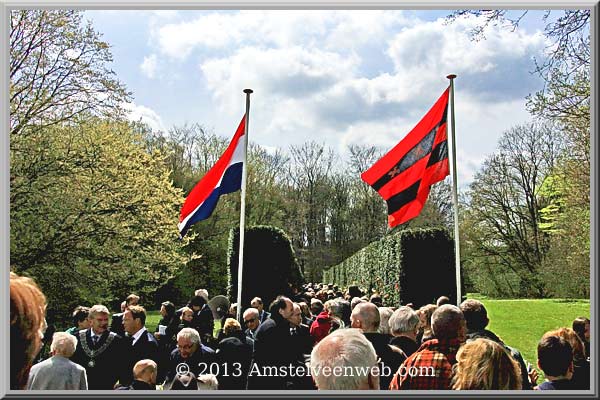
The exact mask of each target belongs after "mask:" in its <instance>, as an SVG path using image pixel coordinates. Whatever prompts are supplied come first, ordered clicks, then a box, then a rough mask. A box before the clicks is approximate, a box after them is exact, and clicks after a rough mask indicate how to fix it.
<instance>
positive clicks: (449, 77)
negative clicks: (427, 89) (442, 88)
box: [446, 74, 456, 79]
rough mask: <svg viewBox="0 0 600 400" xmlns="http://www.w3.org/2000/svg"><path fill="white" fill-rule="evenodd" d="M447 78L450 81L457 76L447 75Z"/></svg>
mask: <svg viewBox="0 0 600 400" xmlns="http://www.w3.org/2000/svg"><path fill="white" fill-rule="evenodd" d="M446 78H448V79H454V78H456V74H450V75H446Z"/></svg>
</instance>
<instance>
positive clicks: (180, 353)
mask: <svg viewBox="0 0 600 400" xmlns="http://www.w3.org/2000/svg"><path fill="white" fill-rule="evenodd" d="M214 361H215V351H214V350H213V349H211V348H210V347H208V346H205V345H203V344H202V342H201V341H200V334H199V333H198V331H197V330H195V329H194V328H183V329H182V330H181V331H179V333H178V334H177V348H176V349H175V350H173V351H172V352H171V360H170V365H169V371H168V372H167V376H166V382H167V383H169V382H171V381H172V380H173V379H174V378H175V376H176V375H178V374H179V375H183V374H185V373H187V372H192V373H193V374H194V375H195V376H198V375H201V374H202V373H206V370H208V369H210V365H211V363H213V362H214Z"/></svg>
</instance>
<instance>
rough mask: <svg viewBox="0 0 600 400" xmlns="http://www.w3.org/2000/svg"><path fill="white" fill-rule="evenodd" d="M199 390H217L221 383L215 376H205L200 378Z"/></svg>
mask: <svg viewBox="0 0 600 400" xmlns="http://www.w3.org/2000/svg"><path fill="white" fill-rule="evenodd" d="M197 379H198V390H217V389H219V381H218V380H217V377H216V376H215V375H213V374H203V375H200V376H198V378H197Z"/></svg>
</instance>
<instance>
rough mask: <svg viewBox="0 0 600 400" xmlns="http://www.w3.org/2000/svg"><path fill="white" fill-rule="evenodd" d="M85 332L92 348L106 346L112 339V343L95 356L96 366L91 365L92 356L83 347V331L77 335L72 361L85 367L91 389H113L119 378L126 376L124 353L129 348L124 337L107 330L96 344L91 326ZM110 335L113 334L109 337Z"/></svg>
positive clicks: (88, 345)
mask: <svg viewBox="0 0 600 400" xmlns="http://www.w3.org/2000/svg"><path fill="white" fill-rule="evenodd" d="M80 332H83V334H84V335H85V337H84V338H83V340H85V343H86V344H87V347H88V348H89V349H90V350H94V351H97V350H99V349H101V348H102V347H104V345H105V344H106V343H107V342H108V341H109V340H110V344H109V345H108V346H106V348H105V350H104V351H103V352H102V353H100V354H99V355H95V357H94V366H93V367H92V366H90V365H89V362H90V360H91V358H90V357H89V355H88V354H86V352H85V351H84V349H83V345H82V342H81V340H82V337H81V333H80V334H78V335H77V348H76V349H75V354H73V356H72V357H71V361H73V362H75V363H77V364H79V365H81V366H82V367H84V368H85V371H86V373H87V380H88V389H89V390H113V388H114V386H115V383H117V381H118V380H121V379H124V378H125V367H126V363H125V362H123V355H124V354H127V348H126V347H125V343H124V341H123V338H122V337H121V336H119V335H117V334H115V333H114V332H109V331H105V332H104V333H103V334H102V336H101V337H100V340H99V341H98V344H97V345H94V344H93V342H92V337H91V333H90V332H91V328H90V329H86V330H85V331H80ZM109 336H112V337H111V339H109Z"/></svg>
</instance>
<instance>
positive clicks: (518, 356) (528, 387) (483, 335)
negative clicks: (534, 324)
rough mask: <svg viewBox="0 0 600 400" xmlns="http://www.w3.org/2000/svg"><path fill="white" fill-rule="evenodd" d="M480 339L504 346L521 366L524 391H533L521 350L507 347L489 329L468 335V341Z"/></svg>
mask: <svg viewBox="0 0 600 400" xmlns="http://www.w3.org/2000/svg"><path fill="white" fill-rule="evenodd" d="M478 338H483V339H489V340H491V341H492V342H496V343H498V344H500V345H502V346H503V347H504V348H505V349H506V350H507V351H508V352H509V353H510V355H511V356H512V357H513V359H514V360H515V361H516V362H517V363H518V364H519V367H521V381H522V388H523V390H531V389H533V387H532V385H531V382H529V374H528V373H527V365H525V360H523V356H522V355H521V353H520V352H519V350H517V349H515V348H513V347H510V346H507V345H506V344H505V343H504V342H503V341H502V340H501V339H500V338H499V337H498V336H497V335H496V334H495V333H494V332H492V331H488V330H487V329H482V330H479V331H470V332H468V333H467V341H471V340H475V339H478Z"/></svg>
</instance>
